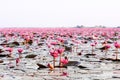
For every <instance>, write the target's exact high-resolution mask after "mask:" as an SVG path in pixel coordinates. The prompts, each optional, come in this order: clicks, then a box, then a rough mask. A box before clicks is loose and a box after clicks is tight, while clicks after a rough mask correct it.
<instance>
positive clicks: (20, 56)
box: [18, 48, 23, 58]
mask: <svg viewBox="0 0 120 80" xmlns="http://www.w3.org/2000/svg"><path fill="white" fill-rule="evenodd" d="M18 52H19V58H22V54H21V53H22V52H23V49H22V48H19V49H18Z"/></svg>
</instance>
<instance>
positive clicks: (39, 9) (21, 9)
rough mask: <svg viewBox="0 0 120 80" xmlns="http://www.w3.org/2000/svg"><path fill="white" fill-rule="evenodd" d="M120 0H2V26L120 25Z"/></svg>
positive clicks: (0, 13) (0, 20)
mask: <svg viewBox="0 0 120 80" xmlns="http://www.w3.org/2000/svg"><path fill="white" fill-rule="evenodd" d="M119 3H120V0H0V27H74V26H77V25H84V26H87V27H91V26H95V25H104V26H107V27H116V26H120V5H119Z"/></svg>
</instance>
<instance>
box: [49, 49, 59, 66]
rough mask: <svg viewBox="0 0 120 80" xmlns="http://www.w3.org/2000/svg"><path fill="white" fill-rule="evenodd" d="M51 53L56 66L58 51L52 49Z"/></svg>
mask: <svg viewBox="0 0 120 80" xmlns="http://www.w3.org/2000/svg"><path fill="white" fill-rule="evenodd" d="M50 55H51V56H52V57H53V66H54V67H55V59H56V58H57V57H58V51H57V50H54V51H50Z"/></svg>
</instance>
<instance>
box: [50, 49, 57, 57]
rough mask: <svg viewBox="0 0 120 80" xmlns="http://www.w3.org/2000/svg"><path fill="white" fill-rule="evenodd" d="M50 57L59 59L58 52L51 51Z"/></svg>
mask: <svg viewBox="0 0 120 80" xmlns="http://www.w3.org/2000/svg"><path fill="white" fill-rule="evenodd" d="M50 55H51V56H53V57H54V58H56V57H58V51H57V50H55V51H50Z"/></svg>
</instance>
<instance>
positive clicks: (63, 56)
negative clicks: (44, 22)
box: [0, 28, 120, 80]
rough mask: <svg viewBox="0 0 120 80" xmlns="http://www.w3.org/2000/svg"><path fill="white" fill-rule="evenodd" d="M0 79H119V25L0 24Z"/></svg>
mask: <svg viewBox="0 0 120 80" xmlns="http://www.w3.org/2000/svg"><path fill="white" fill-rule="evenodd" d="M0 80H120V28H0Z"/></svg>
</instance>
